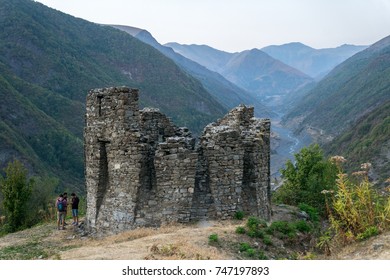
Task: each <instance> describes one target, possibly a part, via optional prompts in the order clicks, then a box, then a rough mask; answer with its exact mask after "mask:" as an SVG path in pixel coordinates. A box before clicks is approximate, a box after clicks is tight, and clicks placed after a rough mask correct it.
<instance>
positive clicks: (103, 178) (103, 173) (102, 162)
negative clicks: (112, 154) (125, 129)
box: [96, 141, 110, 216]
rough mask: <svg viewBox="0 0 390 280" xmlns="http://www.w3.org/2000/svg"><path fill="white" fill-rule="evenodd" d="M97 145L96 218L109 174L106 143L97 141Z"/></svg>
mask: <svg viewBox="0 0 390 280" xmlns="http://www.w3.org/2000/svg"><path fill="white" fill-rule="evenodd" d="M98 143H99V154H100V158H99V182H98V188H97V194H96V209H97V211H96V216H98V213H99V210H100V207H101V205H102V203H103V199H104V196H105V194H106V192H107V189H108V182H109V174H108V158H107V144H108V143H110V142H108V141H98Z"/></svg>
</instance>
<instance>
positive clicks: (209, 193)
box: [84, 87, 271, 234]
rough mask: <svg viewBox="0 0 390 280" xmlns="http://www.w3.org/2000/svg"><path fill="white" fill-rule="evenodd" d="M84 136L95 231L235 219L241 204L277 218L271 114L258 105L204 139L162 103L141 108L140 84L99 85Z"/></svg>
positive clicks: (90, 221) (233, 115)
mask: <svg viewBox="0 0 390 280" xmlns="http://www.w3.org/2000/svg"><path fill="white" fill-rule="evenodd" d="M84 142H85V143H84V145H85V177H86V190H87V216H86V220H87V226H88V230H89V231H91V232H96V233H102V234H104V233H114V232H120V231H123V230H127V229H133V228H136V227H139V226H159V225H161V224H164V223H169V222H180V223H186V222H192V221H199V220H205V219H228V218H231V217H233V216H234V214H235V213H236V212H237V211H244V212H246V213H248V214H250V215H255V216H258V217H261V218H264V219H266V220H268V219H269V218H270V214H271V207H270V121H269V119H256V118H254V109H253V107H246V106H242V105H241V106H239V107H236V108H234V109H233V110H231V111H230V112H229V113H228V114H227V115H226V116H225V117H223V118H222V119H220V120H218V121H217V122H215V123H212V124H209V125H208V126H206V128H205V129H204V131H203V134H202V135H201V136H200V138H199V140H198V143H197V142H196V139H195V138H193V137H192V135H191V132H190V131H189V130H188V129H187V128H181V127H177V126H175V125H174V124H172V122H171V121H170V119H169V118H167V117H166V116H165V115H164V114H162V113H160V112H159V110H157V109H151V108H145V109H143V110H140V109H139V107H138V90H136V89H129V88H126V87H116V88H104V89H94V90H91V91H90V92H89V93H88V96H87V105H86V126H85V131H84Z"/></svg>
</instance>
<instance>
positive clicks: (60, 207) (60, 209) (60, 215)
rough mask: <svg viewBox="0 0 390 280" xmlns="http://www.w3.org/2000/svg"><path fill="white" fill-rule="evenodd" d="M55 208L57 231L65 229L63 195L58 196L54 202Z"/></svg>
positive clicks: (64, 202)
mask: <svg viewBox="0 0 390 280" xmlns="http://www.w3.org/2000/svg"><path fill="white" fill-rule="evenodd" d="M56 208H57V229H58V230H61V229H65V215H66V200H64V195H63V194H60V195H59V196H58V198H57V200H56Z"/></svg>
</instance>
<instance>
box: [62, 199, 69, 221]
mask: <svg viewBox="0 0 390 280" xmlns="http://www.w3.org/2000/svg"><path fill="white" fill-rule="evenodd" d="M63 196H64V197H63V199H64V200H65V209H64V211H65V215H64V226H67V225H68V224H67V223H66V216H67V215H68V193H67V192H64V194H63Z"/></svg>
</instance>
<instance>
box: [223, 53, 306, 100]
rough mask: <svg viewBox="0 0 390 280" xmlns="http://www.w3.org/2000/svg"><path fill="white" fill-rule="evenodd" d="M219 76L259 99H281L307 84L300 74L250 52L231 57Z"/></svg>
mask: <svg viewBox="0 0 390 280" xmlns="http://www.w3.org/2000/svg"><path fill="white" fill-rule="evenodd" d="M222 75H223V76H224V77H226V78H227V79H228V80H230V81H231V82H233V83H235V84H237V85H239V86H241V87H243V88H245V89H246V90H248V91H250V92H254V93H257V94H259V95H262V96H264V95H284V94H287V93H290V92H293V91H295V90H297V89H299V88H301V87H302V86H304V85H305V84H307V83H309V82H311V78H309V77H308V76H307V75H305V74H303V73H301V72H300V71H298V70H296V69H294V68H292V67H290V66H288V65H286V64H284V63H282V62H280V61H278V60H275V59H273V58H272V57H271V56H269V55H268V54H266V53H264V52H262V51H260V50H258V49H253V50H250V51H243V52H241V53H237V54H234V55H233V56H232V57H231V59H230V60H229V62H228V63H227V64H226V65H225V68H224V70H223V71H222Z"/></svg>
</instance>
